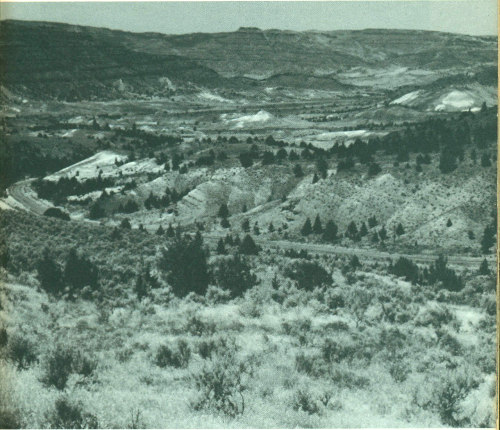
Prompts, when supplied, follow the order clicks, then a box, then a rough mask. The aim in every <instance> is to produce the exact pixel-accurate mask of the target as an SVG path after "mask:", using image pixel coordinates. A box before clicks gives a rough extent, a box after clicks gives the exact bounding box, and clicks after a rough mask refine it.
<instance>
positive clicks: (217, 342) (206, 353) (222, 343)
mask: <svg viewBox="0 0 500 430" xmlns="http://www.w3.org/2000/svg"><path fill="white" fill-rule="evenodd" d="M233 343H234V341H233ZM228 345H229V343H228V340H227V339H226V338H222V337H221V338H218V339H213V338H212V339H208V340H202V341H200V342H199V343H198V354H199V355H200V357H201V358H203V359H204V360H206V359H208V358H211V357H212V356H213V355H216V354H221V353H223V352H224V350H225V349H227V348H228Z"/></svg>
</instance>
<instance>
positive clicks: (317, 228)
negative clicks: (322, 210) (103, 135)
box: [312, 214, 323, 234]
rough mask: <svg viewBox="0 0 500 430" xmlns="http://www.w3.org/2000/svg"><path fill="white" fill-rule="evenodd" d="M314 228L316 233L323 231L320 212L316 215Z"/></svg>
mask: <svg viewBox="0 0 500 430" xmlns="http://www.w3.org/2000/svg"><path fill="white" fill-rule="evenodd" d="M312 229H313V232H314V233H315V234H321V233H322V232H323V226H322V225H321V219H320V217H319V214H318V215H316V218H315V219H314V225H313V228H312Z"/></svg>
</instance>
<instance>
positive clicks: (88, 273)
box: [64, 248, 98, 291]
mask: <svg viewBox="0 0 500 430" xmlns="http://www.w3.org/2000/svg"><path fill="white" fill-rule="evenodd" d="M97 277H98V275H97V268H96V267H95V266H94V264H92V263H91V262H90V261H89V260H88V259H87V258H85V257H83V256H82V257H80V256H79V255H78V254H77V252H76V249H75V248H71V250H70V251H69V253H68V256H67V258H66V264H65V266H64V283H65V284H66V285H67V286H69V287H70V289H71V290H72V291H76V290H79V289H81V288H83V287H85V286H90V287H91V288H96V287H97Z"/></svg>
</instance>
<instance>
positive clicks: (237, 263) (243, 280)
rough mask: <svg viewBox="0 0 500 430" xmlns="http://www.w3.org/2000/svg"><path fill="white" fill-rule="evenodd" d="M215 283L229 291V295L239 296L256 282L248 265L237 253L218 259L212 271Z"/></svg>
mask: <svg viewBox="0 0 500 430" xmlns="http://www.w3.org/2000/svg"><path fill="white" fill-rule="evenodd" d="M213 272H214V274H213V277H214V279H215V282H216V283H217V285H218V286H219V287H221V288H223V289H224V290H228V291H230V292H231V297H232V298H235V297H240V296H242V295H243V293H244V292H245V291H246V290H248V289H249V288H251V287H252V286H254V285H256V284H257V277H256V276H255V275H253V274H252V273H251V271H250V266H249V265H248V264H247V262H246V261H245V260H244V259H243V258H241V257H240V256H239V255H235V256H233V257H229V258H224V259H221V260H219V262H218V264H217V265H216V267H215V270H214V271H213Z"/></svg>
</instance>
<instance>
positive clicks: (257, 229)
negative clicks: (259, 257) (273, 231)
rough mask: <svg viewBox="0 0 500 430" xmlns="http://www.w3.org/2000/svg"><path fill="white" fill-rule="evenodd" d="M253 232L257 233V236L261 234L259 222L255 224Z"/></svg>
mask: <svg viewBox="0 0 500 430" xmlns="http://www.w3.org/2000/svg"><path fill="white" fill-rule="evenodd" d="M253 234H255V235H256V236H258V235H259V234H260V228H259V224H257V223H255V225H254V226H253Z"/></svg>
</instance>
